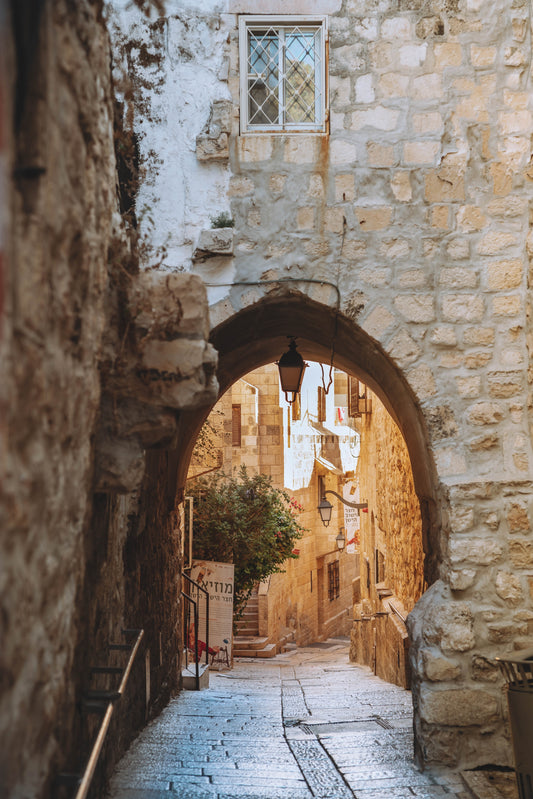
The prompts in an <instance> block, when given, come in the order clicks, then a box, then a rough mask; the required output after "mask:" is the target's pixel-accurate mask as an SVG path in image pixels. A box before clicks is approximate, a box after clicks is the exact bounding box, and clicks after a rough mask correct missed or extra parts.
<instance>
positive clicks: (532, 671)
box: [496, 649, 533, 799]
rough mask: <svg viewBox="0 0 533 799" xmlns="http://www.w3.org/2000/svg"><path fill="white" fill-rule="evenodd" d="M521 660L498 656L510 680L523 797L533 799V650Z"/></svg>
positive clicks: (515, 751)
mask: <svg viewBox="0 0 533 799" xmlns="http://www.w3.org/2000/svg"><path fill="white" fill-rule="evenodd" d="M521 654H522V657H521V659H520V660H519V659H515V658H513V659H511V658H496V661H497V662H498V664H499V666H500V668H501V670H502V671H503V673H504V675H505V678H506V679H507V701H508V703H509V720H510V722H511V737H512V741H513V755H514V762H515V771H516V781H517V783H518V795H519V797H520V799H533V649H530V650H528V651H525V652H522V653H521Z"/></svg>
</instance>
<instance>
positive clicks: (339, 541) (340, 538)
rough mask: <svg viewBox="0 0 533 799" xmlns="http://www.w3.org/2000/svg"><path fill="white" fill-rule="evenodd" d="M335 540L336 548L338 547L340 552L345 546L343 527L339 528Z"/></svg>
mask: <svg viewBox="0 0 533 799" xmlns="http://www.w3.org/2000/svg"><path fill="white" fill-rule="evenodd" d="M335 541H336V542H337V549H338V550H339V551H340V552H342V550H343V549H344V547H345V546H346V538H345V536H344V528H343V527H341V529H340V530H339V534H338V536H337V537H336V538H335Z"/></svg>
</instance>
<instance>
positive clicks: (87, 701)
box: [56, 630, 144, 799]
mask: <svg viewBox="0 0 533 799" xmlns="http://www.w3.org/2000/svg"><path fill="white" fill-rule="evenodd" d="M122 633H123V634H124V635H133V634H134V633H136V638H135V641H134V643H133V644H110V645H109V649H110V650H124V651H129V652H130V656H129V658H128V662H127V664H126V666H125V667H124V668H121V667H117V666H94V667H92V669H91V672H92V673H93V674H120V673H121V674H122V678H121V680H120V685H119V687H118V689H117V690H116V691H104V690H94V691H88V692H87V693H86V694H85V697H84V707H85V710H86V711H88V712H91V713H100V714H102V715H103V718H102V723H101V724H100V729H99V730H98V734H97V736H96V739H95V741H94V744H93V747H92V750H91V753H90V755H89V758H88V760H87V763H86V765H85V769H84V771H83V774H81V775H80V774H67V773H62V774H59V776H58V777H57V779H56V786H61V785H63V786H65V785H71V786H73V788H76V793H75V794H74V796H73V799H85V798H86V796H87V794H88V792H89V788H90V787H91V781H92V779H93V777H94V772H95V769H96V766H97V763H98V759H99V757H100V753H101V751H102V747H103V745H104V741H105V738H106V735H107V731H108V729H109V725H110V723H111V717H112V716H113V712H114V709H115V703H116V702H117V701H118V700H120V698H121V697H122V695H123V693H124V691H125V689H126V684H127V682H128V678H129V676H130V672H131V669H132V666H133V662H134V660H135V657H136V655H137V652H138V651H139V647H140V644H141V641H142V639H143V636H144V630H122Z"/></svg>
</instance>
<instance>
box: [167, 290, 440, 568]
mask: <svg viewBox="0 0 533 799" xmlns="http://www.w3.org/2000/svg"><path fill="white" fill-rule="evenodd" d="M287 335H294V336H296V337H297V341H298V348H299V351H300V352H301V353H302V355H303V357H304V358H307V359H309V360H314V361H320V362H322V363H329V362H330V360H331V357H332V347H333V363H334V365H335V366H336V367H337V368H339V369H342V370H343V371H345V372H347V373H349V374H354V375H356V376H358V377H359V378H360V379H361V380H362V381H363V382H364V383H365V384H366V385H368V386H369V387H370V388H371V389H372V391H374V393H375V394H376V395H377V396H379V398H380V399H381V401H382V402H383V404H384V405H385V407H386V408H387V410H388V411H389V413H390V414H391V416H392V418H393V419H394V421H395V422H396V424H397V425H398V427H399V429H400V431H401V433H402V435H403V437H404V439H405V442H406V444H407V448H408V451H409V456H410V460H411V464H412V469H413V477H414V482H415V488H416V493H417V496H418V498H419V501H420V506H421V511H422V518H423V538H424V542H423V543H424V550H425V553H426V559H425V578H426V581H427V582H428V583H432V582H434V581H435V580H436V579H437V577H438V576H439V564H440V560H441V558H440V554H439V553H440V552H441V544H440V535H441V526H440V518H441V513H440V502H439V500H438V499H437V496H438V489H437V485H438V484H437V480H436V472H435V467H434V464H433V462H432V459H431V456H430V452H429V447H428V439H427V434H426V431H425V424H424V418H423V415H422V412H421V410H420V407H419V406H418V404H417V401H416V397H415V396H414V394H413V392H412V390H411V389H410V387H409V385H408V383H407V381H406V379H405V377H404V376H403V375H402V373H401V372H400V370H399V369H398V368H397V367H396V366H395V365H394V364H393V362H392V361H391V359H390V358H389V357H388V356H387V355H386V354H385V352H384V351H383V350H382V348H381V347H380V346H379V344H377V343H376V342H375V341H374V340H373V339H371V338H370V336H368V334H366V333H365V332H364V331H363V330H362V329H361V328H360V327H359V326H358V325H356V324H355V323H354V322H353V321H352V320H351V319H350V318H349V317H348V316H346V315H345V314H342V313H340V312H338V311H336V310H335V309H333V308H331V307H330V306H327V305H324V304H322V303H318V302H316V301H313V300H311V299H309V298H308V297H306V296H305V295H304V294H300V293H295V292H287V291H285V292H278V291H276V292H273V293H271V294H270V295H269V296H267V297H265V298H264V299H263V300H261V301H260V302H258V303H255V304H253V305H251V306H249V307H248V308H246V309H244V310H242V311H241V312H239V313H237V314H235V315H234V316H232V317H231V318H229V319H228V320H226V321H225V322H222V323H221V324H220V325H218V326H217V327H215V328H214V329H213V331H212V333H211V338H210V340H211V343H212V344H213V346H214V347H215V349H216V350H217V351H218V356H219V365H218V370H217V376H218V380H219V385H220V393H221V394H222V393H223V392H224V391H226V389H227V388H229V386H230V385H231V384H232V383H234V382H235V381H236V380H237V379H239V378H240V377H242V376H243V375H245V374H246V373H247V372H250V371H251V370H252V369H255V368H257V367H258V366H262V365H263V364H266V363H272V362H273V361H276V360H277V359H278V358H279V356H280V354H281V353H282V352H283V350H284V348H285V347H286V343H287ZM209 410H210V408H207V409H199V410H197V411H189V412H187V413H184V414H183V416H182V419H181V423H180V447H179V449H180V451H181V452H180V458H179V461H178V462H177V464H176V468H177V485H178V491H179V490H180V489H182V487H183V485H184V481H185V476H186V473H187V468H188V463H189V459H190V456H191V453H192V449H193V447H194V443H195V441H196V437H197V435H198V432H199V430H200V428H201V426H202V424H203V422H204V420H205V418H206V417H207V415H208V413H209Z"/></svg>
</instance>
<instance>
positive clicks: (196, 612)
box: [181, 572, 209, 691]
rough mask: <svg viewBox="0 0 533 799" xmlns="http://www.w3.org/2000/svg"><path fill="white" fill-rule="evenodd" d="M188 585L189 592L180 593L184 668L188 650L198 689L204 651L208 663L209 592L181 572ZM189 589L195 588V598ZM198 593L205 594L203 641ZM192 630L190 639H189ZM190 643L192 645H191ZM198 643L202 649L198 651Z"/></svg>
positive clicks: (187, 659) (187, 662)
mask: <svg viewBox="0 0 533 799" xmlns="http://www.w3.org/2000/svg"><path fill="white" fill-rule="evenodd" d="M181 576H182V577H183V578H184V579H185V580H187V583H188V585H189V591H190V593H187V591H182V592H181V595H182V597H183V598H184V599H185V600H186V603H185V604H184V608H183V630H184V638H185V668H186V669H188V668H189V652H192V653H193V654H194V664H195V682H196V690H197V691H199V690H200V661H201V659H202V654H203V652H204V651H205V662H206V665H209V592H208V591H207V590H206V589H205V588H204V587H203V585H200V583H197V582H196V581H195V580H193V579H192V578H191V577H189V575H188V574H185V572H182V575H181ZM191 589H193V590H194V589H195V590H196V599H195V598H194V597H193V596H192V591H191ZM200 593H202V594H204V596H205V641H200V638H199V625H200ZM191 606H192V609H193V622H192V624H191ZM191 631H192V640H191ZM191 644H192V646H191ZM200 645H201V647H202V651H200Z"/></svg>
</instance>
